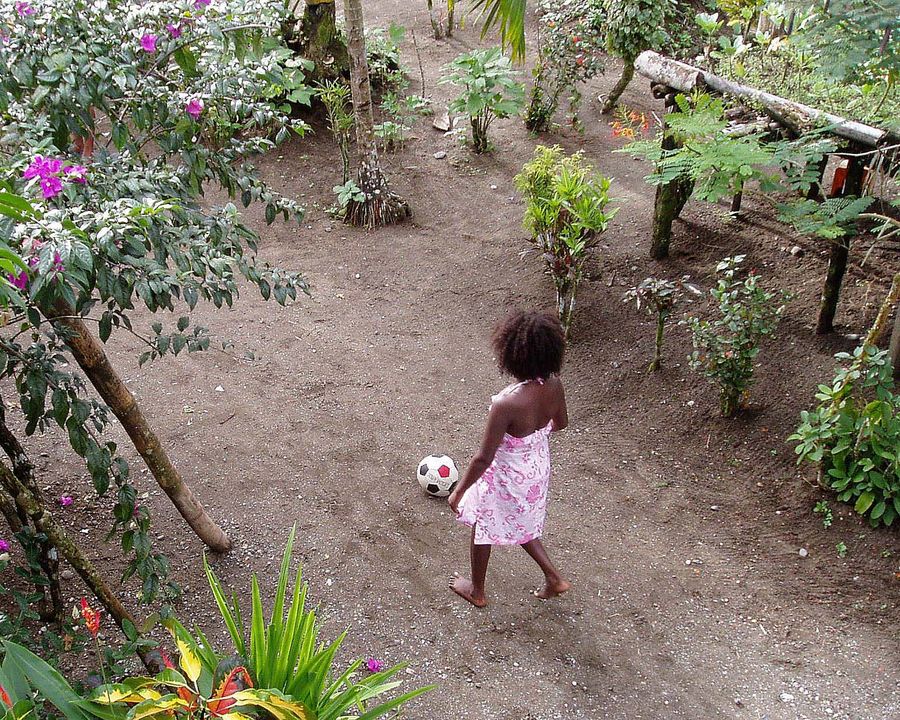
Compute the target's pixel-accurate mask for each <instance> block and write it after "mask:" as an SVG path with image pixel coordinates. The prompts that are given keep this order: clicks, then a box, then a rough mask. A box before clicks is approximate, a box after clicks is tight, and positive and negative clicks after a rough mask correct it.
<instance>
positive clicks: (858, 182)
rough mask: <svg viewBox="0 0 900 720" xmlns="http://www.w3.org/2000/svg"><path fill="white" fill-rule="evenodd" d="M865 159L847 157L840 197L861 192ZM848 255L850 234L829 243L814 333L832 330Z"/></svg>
mask: <svg viewBox="0 0 900 720" xmlns="http://www.w3.org/2000/svg"><path fill="white" fill-rule="evenodd" d="M865 169H866V168H865V161H864V160H863V159H862V158H858V157H853V158H850V159H849V163H848V166H847V179H846V180H845V181H844V187H843V189H842V190H841V193H840V195H841V197H846V196H850V195H853V196H858V195H859V194H860V192H862V183H863V175H864V174H865ZM849 257H850V235H849V234H848V235H844V236H843V237H840V238H837V239H836V240H835V241H833V242H832V244H831V254H830V256H829V258H828V270H827V272H826V274H825V287H824V288H823V290H822V302H821V305H820V306H819V319H818V322H817V324H816V333H818V334H819V335H825V334H827V333H830V332H834V317H835V315H837V305H838V298H839V297H840V294H841V284H842V283H843V281H844V274H845V273H846V272H847V260H848V258H849Z"/></svg>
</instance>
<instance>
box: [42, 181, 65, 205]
mask: <svg viewBox="0 0 900 720" xmlns="http://www.w3.org/2000/svg"><path fill="white" fill-rule="evenodd" d="M41 192H42V193H43V194H44V199H45V200H49V199H50V198H54V197H56V196H57V195H59V194H60V193H61V192H62V180H60V179H59V178H58V177H56V176H53V175H51V176H50V177H45V178H42V179H41Z"/></svg>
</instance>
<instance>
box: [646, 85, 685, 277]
mask: <svg viewBox="0 0 900 720" xmlns="http://www.w3.org/2000/svg"><path fill="white" fill-rule="evenodd" d="M655 92H659V89H658V88H657V89H656V90H655ZM665 102H666V112H667V113H669V112H672V109H673V108H674V107H675V96H674V93H672V92H668V93H667V94H666V95H665ZM665 130H666V128H665V120H663V139H662V149H663V150H675V149H677V148H678V147H679V143H678V141H677V140H676V139H675V138H673V137H672V136H671V135H669V134H667V133H666V132H665ZM693 191H694V184H693V183H692V182H690V181H685V180H673V181H672V182H668V183H666V184H665V185H657V186H656V200H655V202H654V204H653V239H652V241H651V243H650V257H652V258H653V259H654V260H662V259H664V258H667V257H669V243H670V242H671V240H672V222H673V221H674V220H675V218H677V217H678V216H679V215H681V211H682V210H683V209H684V205H685V203H686V202H687V201H688V198H690V196H691V193H692V192H693Z"/></svg>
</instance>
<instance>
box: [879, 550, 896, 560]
mask: <svg viewBox="0 0 900 720" xmlns="http://www.w3.org/2000/svg"><path fill="white" fill-rule="evenodd" d="M893 556H894V551H893V550H890V549H888V550H882V551H881V557H883V558H889V557H893Z"/></svg>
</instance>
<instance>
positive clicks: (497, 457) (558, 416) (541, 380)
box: [447, 312, 570, 607]
mask: <svg viewBox="0 0 900 720" xmlns="http://www.w3.org/2000/svg"><path fill="white" fill-rule="evenodd" d="M493 344H494V351H495V353H496V355H497V364H498V365H499V366H500V368H501V369H502V370H504V371H506V372H508V373H509V374H510V375H512V376H513V377H514V378H516V380H518V382H516V383H514V384H513V385H510V386H509V387H507V388H506V389H505V390H503V391H502V392H500V393H499V394H498V395H495V396H494V397H493V402H492V403H491V410H490V412H489V413H488V420H487V428H486V429H485V431H484V439H483V440H482V442H481V448H480V450H479V451H478V454H477V455H476V456H475V458H474V459H473V460H472V462H471V464H470V465H469V467H468V469H467V470H466V473H465V475H464V476H463V479H462V481H461V482H460V483H459V485H457V487H456V489H455V490H454V491H453V492H452V493H451V494H450V497H449V498H448V499H447V500H448V502H449V503H450V507H451V508H452V509H453V511H454V512H455V513H457V515H458V518H459V521H460V522H462V523H464V524H466V525H470V526H471V527H472V546H471V561H472V579H471V580H468V579H466V578H457V579H456V580H454V581H453V582H452V583H451V584H450V587H451V588H452V589H453V591H454V592H455V593H457V594H458V595H460V596H462V597H463V598H465V599H466V600H468V601H469V602H470V603H472V604H473V605H475V606H476V607H484V606H485V605H487V600H486V599H485V595H484V578H485V574H486V573H487V566H488V560H490V557H491V546H492V545H521V546H522V547H523V548H524V549H525V552H527V553H528V554H529V555H530V556H531V557H532V558H533V559H534V560H535V562H537V564H538V565H540V568H541V570H543V571H544V577H545V583H544V587H543V588H541V589H540V590H538V591H537V592H536V595H537V596H538V597H539V598H542V599H545V600H546V599H547V598H551V597H554V596H556V595H560V594H561V593H564V592H565V591H566V590H568V589H569V587H570V585H569V583H568V582H566V581H565V580H564V579H563V578H562V576H561V575H560V574H559V572H558V571H557V569H556V568H555V567H554V566H553V563H552V562H550V558H549V557H548V556H547V552H546V551H545V550H544V546H543V545H542V544H541V534H542V533H543V530H544V516H545V514H546V512H547V486H548V484H549V482H550V447H549V436H550V433H551V432H555V431H557V430H562V429H563V428H565V427H566V425H568V423H569V419H568V415H567V413H566V398H565V395H564V393H563V386H562V383H561V382H560V380H559V376H558V375H557V373H559V369H560V367H561V366H562V361H563V353H564V351H565V336H564V335H563V330H562V327H561V326H560V324H559V321H558V320H557V319H556V318H555V317H553V316H550V315H545V314H543V313H536V312H528V313H526V312H517V313H515V314H513V315H511V316H510V317H509V318H507V319H506V320H505V321H504V322H502V323H501V324H500V325H499V326H498V327H497V329H496V330H495V331H494V337H493Z"/></svg>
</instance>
